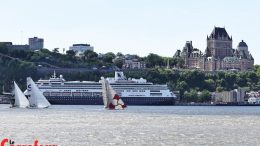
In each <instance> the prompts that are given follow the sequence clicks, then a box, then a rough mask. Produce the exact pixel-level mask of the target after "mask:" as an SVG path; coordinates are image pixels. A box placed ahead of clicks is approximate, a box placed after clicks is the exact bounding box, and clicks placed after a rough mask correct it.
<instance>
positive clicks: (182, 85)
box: [176, 81, 189, 101]
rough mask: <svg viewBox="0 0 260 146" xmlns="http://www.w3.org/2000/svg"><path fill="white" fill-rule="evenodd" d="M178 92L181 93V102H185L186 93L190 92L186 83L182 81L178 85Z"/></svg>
mask: <svg viewBox="0 0 260 146" xmlns="http://www.w3.org/2000/svg"><path fill="white" fill-rule="evenodd" d="M176 87H177V90H179V91H180V100H181V101H182V100H183V96H184V92H185V91H187V90H188V88H189V86H188V84H187V83H186V82H185V81H180V82H178V83H177V86H176Z"/></svg>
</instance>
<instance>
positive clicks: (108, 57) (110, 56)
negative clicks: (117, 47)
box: [103, 52, 116, 63]
mask: <svg viewBox="0 0 260 146" xmlns="http://www.w3.org/2000/svg"><path fill="white" fill-rule="evenodd" d="M115 57H116V55H115V54H114V53H112V52H108V53H106V54H105V55H104V56H103V61H104V62H106V63H113V62H112V60H113V59H114V58H115Z"/></svg>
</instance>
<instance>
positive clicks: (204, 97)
mask: <svg viewBox="0 0 260 146" xmlns="http://www.w3.org/2000/svg"><path fill="white" fill-rule="evenodd" d="M198 101H199V102H209V101H211V94H210V92H209V91H207V90H203V91H202V92H201V93H200V94H199V95H198Z"/></svg>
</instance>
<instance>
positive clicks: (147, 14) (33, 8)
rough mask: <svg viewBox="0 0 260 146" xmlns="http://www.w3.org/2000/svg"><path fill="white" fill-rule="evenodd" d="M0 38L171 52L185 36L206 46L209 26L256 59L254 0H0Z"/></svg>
mask: <svg viewBox="0 0 260 146" xmlns="http://www.w3.org/2000/svg"><path fill="white" fill-rule="evenodd" d="M0 1H1V3H0V18H1V21H0V41H12V42H14V43H15V44H21V43H23V44H25V43H28V41H27V38H28V37H33V36H38V37H41V38H44V39H45V48H48V49H51V50H52V49H53V48H55V47H59V48H66V49H68V47H69V46H70V45H72V44H73V43H89V44H91V45H92V46H94V49H95V51H96V52H98V53H105V52H109V51H112V52H114V53H116V52H122V53H124V54H126V53H130V54H138V55H140V56H145V55H147V54H149V53H156V54H159V55H162V56H173V55H174V53H175V51H176V50H177V49H182V47H183V46H184V44H185V42H186V41H188V40H192V41H193V46H194V47H196V48H199V49H201V50H203V52H204V50H205V48H206V36H207V35H208V34H210V33H211V31H212V30H213V28H214V26H219V27H225V28H226V29H227V32H228V33H229V34H230V35H232V36H233V48H236V47H237V44H238V43H239V41H241V40H242V39H243V40H245V41H246V43H247V44H248V46H249V50H250V52H251V53H252V54H253V56H254V58H255V62H256V63H257V64H260V47H259V42H260V37H259V35H260V28H259V27H260V2H259V1H258V0H248V1H244V0H0Z"/></svg>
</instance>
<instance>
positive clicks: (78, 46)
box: [69, 44, 94, 56]
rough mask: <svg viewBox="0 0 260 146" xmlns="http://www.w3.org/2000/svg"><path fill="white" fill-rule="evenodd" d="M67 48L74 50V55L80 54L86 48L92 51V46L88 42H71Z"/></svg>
mask: <svg viewBox="0 0 260 146" xmlns="http://www.w3.org/2000/svg"><path fill="white" fill-rule="evenodd" d="M69 50H73V51H75V52H76V56H81V55H83V53H84V52H85V51H87V50H90V51H94V47H92V46H90V45H89V44H73V45H72V46H71V47H70V48H69Z"/></svg>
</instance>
